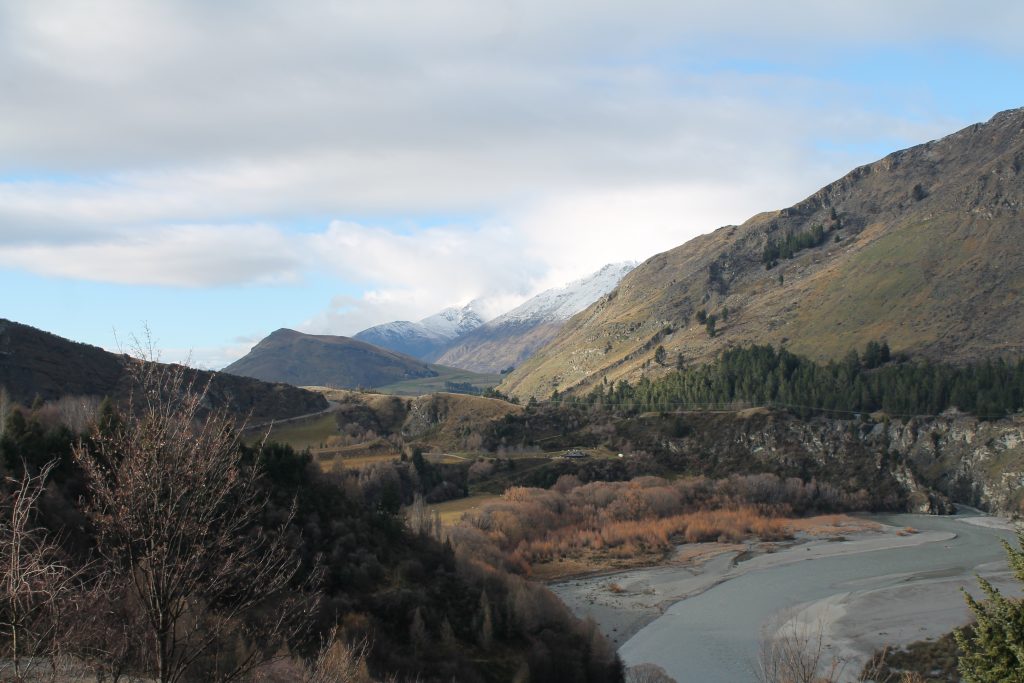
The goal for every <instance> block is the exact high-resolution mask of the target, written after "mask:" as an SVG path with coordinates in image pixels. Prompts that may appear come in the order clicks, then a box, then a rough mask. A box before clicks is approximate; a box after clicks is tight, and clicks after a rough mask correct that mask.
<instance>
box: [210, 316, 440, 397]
mask: <svg viewBox="0 0 1024 683" xmlns="http://www.w3.org/2000/svg"><path fill="white" fill-rule="evenodd" d="M224 372H227V373H230V374H233V375H242V376H244V377H254V378H256V379H261V380H264V381H268V382H287V383H288V384H293V385H295V386H329V387H336V388H342V389H352V388H356V387H376V386H382V385H385V384H392V383H394V382H399V381H402V380H406V379H413V378H417V377H434V376H436V375H437V372H436V371H435V370H433V369H431V368H430V367H428V366H427V364H426V363H424V362H422V361H419V360H417V359H415V358H411V357H410V356H406V355H403V354H400V353H395V352H393V351H388V350H386V349H382V348H378V347H376V346H373V345H371V344H367V343H365V342H361V341H356V340H354V339H349V338H348V337H334V336H330V335H315V334H303V333H302V332H296V331H295V330H289V329H284V328H282V329H280V330H277V331H276V332H273V333H272V334H270V336H268V337H266V338H265V339H263V340H262V341H260V342H259V343H258V344H256V346H254V347H253V348H252V350H251V351H249V353H247V354H246V355H245V356H243V357H242V358H240V359H239V360H237V361H235V362H234V363H232V364H231V365H229V366H227V367H226V368H224Z"/></svg>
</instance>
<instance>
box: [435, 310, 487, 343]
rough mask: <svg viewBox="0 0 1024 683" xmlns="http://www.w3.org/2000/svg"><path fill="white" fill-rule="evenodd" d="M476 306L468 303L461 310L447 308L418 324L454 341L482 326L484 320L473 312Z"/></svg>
mask: <svg viewBox="0 0 1024 683" xmlns="http://www.w3.org/2000/svg"><path fill="white" fill-rule="evenodd" d="M476 306H479V303H478V302H476V301H470V302H469V303H468V304H466V305H465V306H463V307H462V308H456V307H455V306H449V307H448V308H446V309H444V310H443V311H440V312H438V313H435V314H434V315H431V316H428V317H426V318H424V319H423V320H421V321H420V322H419V324H420V325H422V326H423V327H425V328H426V329H427V330H429V331H431V332H433V333H435V334H436V335H438V336H440V337H445V338H446V339H455V338H456V337H461V336H462V335H464V334H466V333H468V332H472V331H473V330H475V329H476V328H478V327H480V326H481V325H483V324H484V319H483V318H481V317H480V314H479V313H477V312H476V310H474V309H475V307H476Z"/></svg>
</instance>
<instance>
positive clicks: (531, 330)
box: [438, 261, 636, 372]
mask: <svg viewBox="0 0 1024 683" xmlns="http://www.w3.org/2000/svg"><path fill="white" fill-rule="evenodd" d="M634 267H636V264H635V263H633V262H631V261H630V262H625V263H614V264H609V265H606V266H604V267H603V268H601V270H599V271H597V272H596V273H592V274H591V275H588V276H587V277H585V278H581V279H579V280H575V281H574V282H570V283H569V284H567V285H565V286H564V287H558V288H555V289H549V290H547V291H544V292H541V293H540V294H538V295H537V296H535V297H533V298H532V299H529V300H528V301H526V302H525V303H523V304H522V305H520V306H518V307H517V308H514V309H512V310H511V311H509V312H508V313H505V314H503V315H500V316H498V317H497V318H495V319H494V320H491V321H490V322H487V323H485V324H483V325H480V326H479V327H477V328H476V329H474V330H473V331H471V332H469V333H468V334H466V335H464V336H462V337H461V338H459V339H458V342H457V343H456V344H454V345H453V346H451V347H450V348H448V349H447V350H446V351H445V352H444V354H443V355H441V357H440V358H438V362H439V363H441V364H443V365H450V366H453V367H457V368H463V369H466V370H472V371H474V372H499V371H501V370H503V369H505V368H508V367H510V366H515V365H519V364H520V363H522V362H523V361H524V360H526V359H527V358H529V357H530V356H532V355H533V354H534V353H535V352H536V351H537V349H539V348H541V347H542V346H544V345H545V344H546V343H548V342H549V341H550V340H551V339H552V338H554V336H555V335H556V334H558V331H559V330H560V329H561V328H562V326H563V325H564V324H565V321H567V320H568V319H569V318H571V317H572V316H574V315H576V314H577V313H579V312H580V311H582V310H583V309H585V308H586V307H587V306H589V305H590V304H592V303H594V302H595V301H597V300H598V299H599V298H601V297H602V296H604V295H605V294H607V293H608V292H610V291H611V290H613V289H614V288H615V286H616V285H618V284H619V281H620V280H621V279H622V278H623V277H624V276H625V275H626V274H627V273H629V271H631V270H632V269H633V268H634Z"/></svg>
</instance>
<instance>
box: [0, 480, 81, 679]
mask: <svg viewBox="0 0 1024 683" xmlns="http://www.w3.org/2000/svg"><path fill="white" fill-rule="evenodd" d="M55 464H56V463H55V462H50V463H47V464H46V465H45V466H44V467H43V469H42V470H41V471H40V472H39V474H37V475H35V476H32V475H31V474H29V472H28V471H27V469H26V470H25V472H24V474H23V475H22V476H21V477H20V478H19V479H8V482H9V483H10V484H11V485H12V490H11V493H9V494H7V495H4V494H3V493H2V492H0V566H2V567H3V570H2V571H0V638H2V641H0V674H2V673H3V671H4V670H5V669H12V670H13V677H14V680H16V681H20V680H22V679H23V677H24V676H26V675H27V674H28V672H29V671H30V670H31V669H32V668H33V667H34V666H37V665H40V664H42V663H43V662H46V661H50V660H51V659H52V657H53V655H54V653H55V652H56V650H57V647H58V644H59V642H60V635H61V629H62V626H63V624H64V621H65V620H64V619H63V616H64V614H63V612H64V610H65V609H66V608H67V606H68V605H69V604H70V602H71V601H70V600H69V597H70V595H71V593H72V592H73V590H74V586H75V581H76V577H77V576H78V572H77V571H75V570H74V569H72V568H71V566H70V565H69V564H68V563H67V562H65V561H64V558H63V554H62V553H61V552H60V549H59V547H58V545H57V544H56V543H55V542H54V541H53V540H52V539H51V538H50V537H48V536H47V535H45V534H44V533H43V532H42V531H41V530H40V529H37V528H35V527H34V526H33V519H32V518H33V515H34V513H35V510H36V505H37V503H38V501H39V497H40V496H41V495H42V494H43V491H44V490H45V486H46V478H47V477H48V476H49V474H50V471H51V470H52V469H53V467H54V466H55Z"/></svg>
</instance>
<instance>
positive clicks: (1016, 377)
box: [580, 341, 1024, 419]
mask: <svg viewBox="0 0 1024 683" xmlns="http://www.w3.org/2000/svg"><path fill="white" fill-rule="evenodd" d="M580 401H581V402H582V403H584V404H588V405H609V406H616V407H618V408H620V409H622V410H626V411H634V412H636V411H670V410H673V409H677V408H687V407H700V406H714V405H720V406H728V405H731V404H753V405H763V406H777V407H780V408H784V409H788V410H791V411H792V412H794V413H796V414H798V415H800V416H802V417H808V416H810V415H814V414H818V413H830V414H836V413H838V414H845V415H849V414H852V413H869V412H874V411H884V412H886V413H887V414H889V415H892V416H900V417H909V416H915V415H937V414H939V413H941V412H943V411H945V410H947V409H950V408H956V409H958V410H960V411H963V412H967V413H971V414H974V415H977V416H978V417H981V418H992V419H994V418H1000V417H1003V416H1005V415H1007V414H1009V413H1013V412H1016V411H1019V410H1021V409H1022V408H1024V359H1021V360H1018V361H1016V362H1011V361H1007V360H1004V359H989V360H984V361H980V362H974V363H968V364H966V365H952V364H948V363H936V362H933V361H929V360H918V361H911V360H909V359H906V358H900V359H895V360H894V359H893V358H892V357H891V353H890V350H889V347H888V345H887V344H886V343H885V342H877V341H873V342H869V343H868V345H867V347H866V348H865V349H864V351H863V352H862V353H859V352H857V351H856V350H851V351H850V352H849V353H848V354H847V355H846V356H845V357H844V358H843V359H841V360H838V361H829V362H827V363H823V364H822V363H816V362H814V361H812V360H811V359H809V358H807V357H805V356H800V355H797V354H794V353H792V352H790V351H787V350H786V349H775V348H773V347H772V346H770V345H754V346H750V347H743V348H733V349H728V350H725V351H723V352H722V354H721V355H720V356H719V357H718V358H717V359H716V360H715V361H714V362H712V363H708V364H706V365H701V366H697V367H685V368H683V369H681V370H676V371H674V372H671V373H669V374H667V375H665V376H663V377H660V378H657V379H653V380H652V379H649V378H646V377H644V378H641V379H640V380H639V381H637V382H636V383H635V384H631V383H629V382H626V381H620V382H616V383H614V384H607V385H605V384H598V385H597V386H595V387H594V389H593V390H592V391H591V392H590V393H589V394H588V395H587V396H585V397H584V398H583V399H580Z"/></svg>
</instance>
